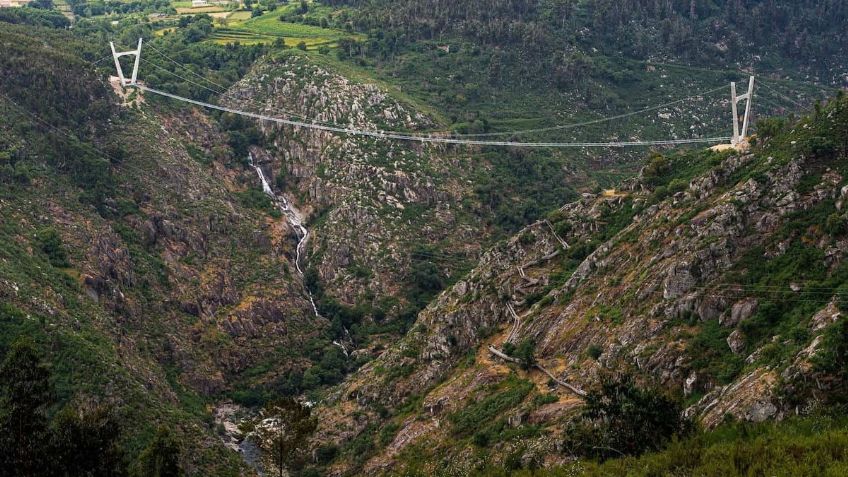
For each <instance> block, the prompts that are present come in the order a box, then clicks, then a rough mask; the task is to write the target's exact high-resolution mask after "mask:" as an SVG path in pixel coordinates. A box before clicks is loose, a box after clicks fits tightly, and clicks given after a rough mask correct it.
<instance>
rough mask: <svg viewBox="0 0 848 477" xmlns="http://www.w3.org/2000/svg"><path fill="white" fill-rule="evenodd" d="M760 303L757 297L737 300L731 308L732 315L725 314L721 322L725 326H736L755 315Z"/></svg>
mask: <svg viewBox="0 0 848 477" xmlns="http://www.w3.org/2000/svg"><path fill="white" fill-rule="evenodd" d="M759 304H760V302H759V301H758V300H757V299H756V298H746V299H744V300H742V301H739V302H736V303H735V304H734V305H733V308H731V310H730V316H727V315H725V316H724V317H723V318H722V319H721V320H720V323H721V324H722V325H724V326H736V325H738V324H739V323H741V322H743V321H745V320H747V319H748V318H750V317H751V316H753V315H754V313H756V311H757V306H759Z"/></svg>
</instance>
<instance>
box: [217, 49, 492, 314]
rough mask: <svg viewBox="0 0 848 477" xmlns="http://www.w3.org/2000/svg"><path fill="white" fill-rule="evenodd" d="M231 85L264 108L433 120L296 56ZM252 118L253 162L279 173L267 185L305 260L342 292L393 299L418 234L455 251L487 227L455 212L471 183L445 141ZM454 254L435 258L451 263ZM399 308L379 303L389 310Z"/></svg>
mask: <svg viewBox="0 0 848 477" xmlns="http://www.w3.org/2000/svg"><path fill="white" fill-rule="evenodd" d="M229 93H230V94H229V95H228V98H230V99H229V100H230V101H233V102H234V103H243V102H244V101H251V102H254V103H256V104H259V105H260V107H261V108H263V110H264V111H265V112H267V113H268V114H270V115H276V114H277V113H275V111H277V110H278V109H285V110H287V111H294V112H296V113H297V114H300V115H302V116H304V117H309V118H311V119H313V120H316V121H322V122H329V123H333V124H338V125H342V126H345V127H351V128H358V129H363V130H372V131H376V130H413V131H414V130H422V129H432V128H433V127H434V126H436V125H435V123H434V122H433V120H432V119H431V118H429V117H428V116H426V115H424V114H421V113H418V112H417V111H416V110H415V109H414V108H413V107H412V106H411V105H409V104H405V103H402V102H400V101H398V100H396V99H394V98H393V97H392V96H390V95H389V94H387V93H386V91H384V90H382V89H381V88H379V87H377V86H375V85H372V84H367V83H357V82H352V81H350V80H348V79H346V78H344V77H343V76H341V75H338V74H336V73H334V72H332V71H329V70H327V69H325V68H324V67H321V66H318V65H317V64H315V63H312V62H311V61H310V60H308V59H307V58H303V57H296V56H290V57H285V58H281V59H276V60H263V61H260V62H259V63H258V64H257V65H256V66H255V67H254V69H253V70H252V71H251V72H250V73H249V74H248V75H247V76H246V77H245V78H244V79H243V80H242V81H240V82H239V83H237V84H236V85H234V86H233V87H232V88H231V90H230V92H229ZM261 127H262V130H263V132H264V134H265V138H266V142H267V143H268V144H267V145H266V146H265V147H263V148H259V147H257V148H254V149H253V153H254V155H255V156H256V159H257V162H258V163H260V164H261V165H262V168H263V170H264V171H265V173H266V176H267V177H280V178H281V179H280V180H279V181H278V182H275V183H274V184H271V186H272V187H273V188H274V189H275V191H276V192H277V193H285V194H286V195H287V196H288V197H289V199H290V202H292V203H293V204H294V205H295V206H296V207H297V208H298V209H299V210H301V211H302V212H303V213H304V216H305V219H306V223H305V225H306V226H307V228H309V229H310V232H311V238H310V240H309V241H308V243H307V245H308V253H309V256H310V259H309V260H308V262H309V265H310V266H313V267H314V268H315V269H316V271H317V272H318V276H319V277H320V280H321V282H322V285H323V289H324V290H325V292H326V293H327V294H328V295H330V296H332V297H333V298H335V299H337V300H338V301H340V302H341V303H344V304H348V305H352V304H354V303H361V302H362V301H363V300H364V299H365V298H363V297H365V296H368V297H375V298H374V299H373V301H374V304H375V305H376V304H378V303H380V302H381V301H382V299H383V298H387V297H395V298H397V299H398V300H399V301H400V302H401V304H402V302H403V301H404V300H405V299H406V298H405V294H404V288H405V287H407V286H408V284H407V283H406V281H408V280H406V279H407V278H408V273H407V272H408V270H409V269H410V268H411V267H412V266H413V265H414V263H413V260H412V259H411V257H410V256H411V252H412V247H413V245H415V244H420V245H428V244H439V245H440V246H441V247H450V246H451V245H452V246H453V247H452V250H453V251H454V253H455V254H456V255H457V256H458V257H460V258H461V257H462V256H469V257H476V256H479V254H480V253H481V250H480V248H479V245H478V244H479V243H480V239H481V238H483V237H484V236H485V234H486V233H487V232H486V231H485V230H483V229H481V228H480V227H479V226H478V224H476V223H473V222H472V221H469V219H468V218H467V217H468V216H469V215H468V214H465V213H463V212H464V211H463V209H464V208H466V205H464V203H465V202H464V201H463V198H464V197H466V196H469V195H470V194H472V193H473V191H472V190H471V186H470V183H469V182H468V181H466V180H464V177H463V175H464V171H465V170H466V168H465V166H464V165H463V164H462V163H461V162H460V161H461V159H458V158H457V157H456V156H455V155H453V154H452V153H451V152H450V151H449V150H447V149H445V148H443V147H439V146H436V145H422V144H410V143H405V142H400V141H379V142H375V141H374V140H373V139H371V138H363V137H359V136H353V135H339V134H332V133H328V132H322V131H312V130H306V129H302V128H292V127H290V126H283V125H279V124H271V123H265V124H262V125H261ZM319 216H320V217H321V220H320V223H318V224H316V225H315V226H314V227H313V226H311V225H310V222H312V221H313V220H314V219H316V218H318V217H319ZM458 218H460V220H457V219H458ZM410 237H414V240H412V241H411V240H410ZM410 242H414V244H411V243H410ZM318 251H320V253H318ZM453 262H455V260H454V261H452V263H449V264H447V265H445V266H444V267H443V268H446V269H448V271H450V269H451V268H452V267H453V266H454V264H453ZM400 308H401V306H396V307H395V308H394V309H392V310H384V311H387V312H388V314H389V315H390V316H393V314H394V313H395V312H397V311H399V310H400Z"/></svg>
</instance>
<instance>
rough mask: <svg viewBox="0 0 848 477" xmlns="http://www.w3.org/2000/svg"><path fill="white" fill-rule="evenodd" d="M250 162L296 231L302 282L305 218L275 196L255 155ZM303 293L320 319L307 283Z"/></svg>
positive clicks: (251, 156)
mask: <svg viewBox="0 0 848 477" xmlns="http://www.w3.org/2000/svg"><path fill="white" fill-rule="evenodd" d="M248 161H249V163H250V167H252V168H253V170H255V171H256V175H257V176H259V181H260V182H261V183H262V191H263V192H264V193H265V194H267V195H268V197H270V198H271V200H272V201H273V202H274V205H275V206H276V207H277V208H278V209H279V210H280V212H282V214H283V217H285V218H286V221H287V222H288V223H289V225H291V226H292V227H293V228H294V230H295V234H296V235H297V238H298V242H297V247H295V259H294V266H295V268H297V273H298V274H299V275H300V278H301V280H303V279H304V274H303V269H301V268H300V261H301V257H303V256H304V255H305V250H306V242H307V240H309V230H307V229H306V227H304V225H303V216H302V215H301V214H300V212H299V211H298V210H297V209H295V208H294V206H292V205H291V204H290V203H289V201H288V199H286V197H285V196H284V195H283V194H280V195H277V194H274V191H273V190H272V189H271V184H270V183H269V182H268V179H267V178H266V177H265V173H264V172H262V168H261V167H259V165H257V164H256V163H254V161H253V153H248ZM303 291H304V292H305V293H306V296H308V297H309V303H311V304H312V311H313V312H315V316H316V317H320V316H321V315H319V314H318V307H317V306H316V305H315V299H314V298H313V297H312V293H311V292H310V291H309V290H308V289H307V288H306V284H305V283H304V285H303Z"/></svg>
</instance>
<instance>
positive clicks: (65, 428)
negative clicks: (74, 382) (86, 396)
mask: <svg viewBox="0 0 848 477" xmlns="http://www.w3.org/2000/svg"><path fill="white" fill-rule="evenodd" d="M120 430H121V429H120V425H119V423H118V421H117V420H116V419H115V418H114V416H113V414H112V413H111V411H110V410H109V409H107V408H104V407H100V406H98V407H95V408H94V409H90V410H85V411H79V410H77V409H74V408H73V407H70V406H68V407H65V408H64V409H63V410H62V411H61V412H60V413H59V414H58V415H57V416H56V417H55V418H54V420H53V432H52V435H51V444H52V449H53V454H54V459H53V462H54V464H55V466H56V469H55V471H54V472H53V475H55V476H57V477H59V476H61V477H73V476H86V477H117V476H123V475H127V468H126V461H125V459H124V452H123V450H122V449H121V447H120V446H119V444H118V436H119V435H120Z"/></svg>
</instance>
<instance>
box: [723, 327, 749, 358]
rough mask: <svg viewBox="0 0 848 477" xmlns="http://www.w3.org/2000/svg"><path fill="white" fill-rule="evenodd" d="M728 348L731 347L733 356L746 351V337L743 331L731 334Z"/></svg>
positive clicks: (728, 339)
mask: <svg viewBox="0 0 848 477" xmlns="http://www.w3.org/2000/svg"><path fill="white" fill-rule="evenodd" d="M727 346H729V347H730V351H733V354H739V353H741V352H742V350H744V349H745V336H744V335H743V334H742V331H740V330H734V331H733V333H730V336H728V337H727Z"/></svg>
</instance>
